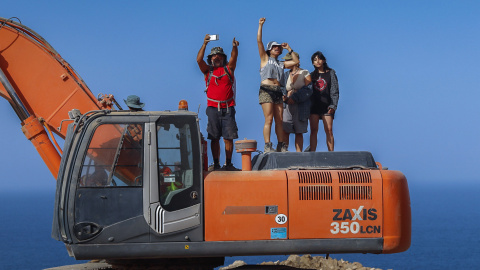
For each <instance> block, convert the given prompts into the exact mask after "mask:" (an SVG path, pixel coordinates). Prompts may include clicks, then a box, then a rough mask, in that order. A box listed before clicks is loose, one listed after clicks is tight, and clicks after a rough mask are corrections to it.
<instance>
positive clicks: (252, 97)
mask: <svg viewBox="0 0 480 270" xmlns="http://www.w3.org/2000/svg"><path fill="white" fill-rule="evenodd" d="M479 12H480V4H479V3H478V2H476V1H459V2H451V1H296V2H294V3H293V4H292V2H291V1H264V2H263V1H262V2H260V1H258V2H257V1H236V2H226V1H195V2H193V1H192V2H189V1H165V2H160V1H142V2H140V1H136V2H132V1H47V2H43V1H42V2H39V1H7V2H5V3H2V9H1V12H0V16H1V17H4V18H9V17H12V16H15V17H18V18H20V19H21V21H22V23H23V24H25V25H27V26H28V27H30V28H32V29H33V30H35V31H36V32H38V33H39V34H40V35H42V36H43V37H44V38H45V39H46V40H47V41H48V42H49V43H50V44H51V45H52V46H53V47H54V48H55V49H56V50H57V51H58V52H59V53H60V54H61V55H62V56H63V58H64V59H66V60H67V61H68V62H69V63H70V64H71V65H72V66H73V67H74V68H75V69H76V71H77V72H78V73H79V74H80V75H81V76H82V77H83V79H84V80H85V82H86V83H87V85H88V86H89V87H90V89H91V90H92V92H93V93H94V94H95V95H96V94H98V93H110V94H114V95H115V97H116V98H117V100H119V101H121V103H122V104H123V99H124V98H126V97H127V96H128V95H130V94H137V95H139V96H140V97H141V98H142V100H143V101H145V102H146V103H147V105H146V109H147V110H176V107H177V104H178V101H179V100H181V99H186V100H187V101H188V102H189V105H190V110H193V111H197V110H198V107H199V106H200V114H199V115H200V118H201V123H200V124H201V128H202V132H203V133H204V135H206V132H205V129H206V116H205V109H206V98H205V94H204V93H203V90H204V88H205V87H204V85H205V83H204V80H203V76H202V74H201V72H200V71H199V69H198V66H197V63H196V61H195V59H196V54H197V52H198V50H199V48H200V46H201V44H202V40H203V37H204V36H205V34H207V33H208V34H219V35H220V40H219V41H215V42H211V43H210V44H209V45H208V47H207V50H208V51H209V50H210V49H211V48H212V47H213V46H222V47H223V48H224V49H225V51H226V52H227V54H228V55H229V54H230V51H231V47H232V45H231V41H232V39H233V37H236V39H237V40H238V41H239V42H240V46H239V57H238V64H237V70H236V79H237V122H238V126H239V136H240V138H248V139H255V140H257V141H258V142H259V149H262V148H263V137H262V133H261V131H262V127H263V114H262V110H261V107H260V106H259V105H258V88H259V82H260V77H259V74H258V71H259V65H260V61H259V56H258V49H257V45H256V33H257V28H258V20H259V18H260V17H266V19H267V20H266V23H265V25H264V35H263V36H264V43H265V44H266V43H267V42H268V41H270V40H276V41H278V42H288V43H289V44H290V45H291V47H292V48H293V49H294V50H295V51H296V52H298V53H299V54H300V60H301V64H302V67H303V68H305V69H309V70H310V71H311V70H312V65H311V63H310V60H309V59H310V56H311V55H312V54H313V52H315V51H317V50H321V51H322V52H323V53H324V54H325V56H326V57H327V60H328V63H329V65H330V66H331V67H332V68H334V69H335V70H336V72H337V75H338V79H339V84H340V101H339V105H338V110H337V113H336V117H335V121H334V134H335V142H336V145H335V149H336V150H337V151H351V150H366V151H371V152H372V153H373V155H374V157H375V158H376V160H377V161H380V162H381V163H382V164H383V165H384V166H387V167H389V168H390V169H395V170H401V171H402V172H403V173H404V174H405V175H406V176H407V178H408V179H409V181H410V185H415V184H420V183H425V184H429V183H438V182H464V183H473V182H478V181H479V180H480V179H479V177H478V174H477V169H476V166H477V165H478V163H479V161H480V159H479V157H478V153H479V152H480V144H479V143H478V139H479V138H480V127H479V125H478V124H479V116H480V107H479V106H478V105H477V104H478V103H479V100H480V94H479V90H480V77H479V76H478V74H479V73H480V68H479V67H478V64H477V63H479V62H480V38H479V35H478V29H480V19H478V13H479ZM46 96H47V95H46ZM0 114H1V121H2V132H1V133H0V140H1V141H3V142H4V143H3V144H2V145H3V149H2V153H3V155H0V162H1V164H2V178H3V179H2V185H3V188H4V189H23V188H29V189H50V190H51V189H54V188H55V181H54V180H53V178H52V177H51V174H50V173H49V171H48V169H47V168H46V166H45V165H44V164H43V162H42V160H41V159H40V157H39V155H38V154H37V153H36V151H35V149H34V147H33V146H32V145H31V143H30V142H28V141H27V139H26V138H25V137H24V136H23V134H22V132H21V130H20V125H19V120H18V119H17V118H16V115H15V114H14V112H13V110H12V109H11V107H10V106H9V104H8V103H7V102H6V101H0ZM319 134H320V135H319V148H318V149H319V150H322V151H325V150H326V146H325V143H324V141H325V138H324V135H323V134H322V133H321V132H320V133H319ZM308 137H309V135H308V134H307V135H306V136H305V141H306V142H307V141H308ZM290 150H291V151H293V150H294V148H293V145H292V146H290ZM223 159H224V156H223V152H222V160H221V162H223ZM210 160H211V159H210ZM234 162H235V163H236V165H237V166H240V156H239V154H234Z"/></svg>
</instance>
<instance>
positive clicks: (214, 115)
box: [206, 107, 238, 140]
mask: <svg viewBox="0 0 480 270" xmlns="http://www.w3.org/2000/svg"><path fill="white" fill-rule="evenodd" d="M206 113H207V117H208V124H207V133H208V137H207V138H208V139H209V140H218V139H220V137H223V138H224V139H226V140H233V139H237V138H238V128H237V122H236V121H235V107H228V109H227V108H221V109H220V110H218V108H217V107H207V110H206Z"/></svg>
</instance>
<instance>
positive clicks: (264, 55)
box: [257, 18, 268, 67]
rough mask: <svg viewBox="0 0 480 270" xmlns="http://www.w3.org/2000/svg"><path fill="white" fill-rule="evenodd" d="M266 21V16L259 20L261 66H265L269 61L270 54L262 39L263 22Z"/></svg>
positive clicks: (258, 38)
mask: <svg viewBox="0 0 480 270" xmlns="http://www.w3.org/2000/svg"><path fill="white" fill-rule="evenodd" d="M264 23H265V18H260V20H259V21H258V33H257V45H258V53H259V54H260V67H263V66H265V65H266V64H267V62H268V55H267V52H266V51H265V46H263V41H262V29H263V24H264Z"/></svg>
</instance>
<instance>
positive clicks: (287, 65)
mask: <svg viewBox="0 0 480 270" xmlns="http://www.w3.org/2000/svg"><path fill="white" fill-rule="evenodd" d="M282 48H284V49H285V50H288V52H289V53H291V52H293V50H292V48H290V45H288V43H282ZM291 55H292V60H289V61H285V64H284V68H291V67H293V66H296V65H298V64H299V63H300V59H298V57H297V55H296V54H294V53H291Z"/></svg>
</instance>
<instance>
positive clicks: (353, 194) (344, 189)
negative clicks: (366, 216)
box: [340, 186, 372, 200]
mask: <svg viewBox="0 0 480 270" xmlns="http://www.w3.org/2000/svg"><path fill="white" fill-rule="evenodd" d="M340 200H372V187H371V186H341V187H340Z"/></svg>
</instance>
